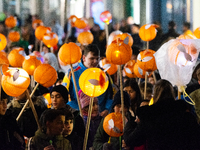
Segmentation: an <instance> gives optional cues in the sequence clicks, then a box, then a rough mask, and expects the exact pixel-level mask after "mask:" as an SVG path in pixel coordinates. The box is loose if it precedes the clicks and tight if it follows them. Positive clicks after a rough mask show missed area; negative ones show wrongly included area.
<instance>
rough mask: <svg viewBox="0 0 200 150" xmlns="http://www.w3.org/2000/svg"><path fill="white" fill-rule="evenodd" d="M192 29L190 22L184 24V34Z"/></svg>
mask: <svg viewBox="0 0 200 150" xmlns="http://www.w3.org/2000/svg"><path fill="white" fill-rule="evenodd" d="M189 29H190V23H189V22H184V23H183V32H185V31H187V30H189Z"/></svg>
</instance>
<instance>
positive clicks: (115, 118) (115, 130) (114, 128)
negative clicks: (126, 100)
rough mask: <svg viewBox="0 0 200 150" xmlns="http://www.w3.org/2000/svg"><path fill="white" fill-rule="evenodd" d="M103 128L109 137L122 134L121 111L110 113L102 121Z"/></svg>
mask: <svg viewBox="0 0 200 150" xmlns="http://www.w3.org/2000/svg"><path fill="white" fill-rule="evenodd" d="M103 129H104V131H105V132H106V133H107V134H108V135H109V136H110V137H120V136H122V135H123V123H122V114H121V113H114V112H113V113H110V114H109V115H107V116H106V117H105V119H104V121H103Z"/></svg>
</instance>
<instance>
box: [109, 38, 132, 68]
mask: <svg viewBox="0 0 200 150" xmlns="http://www.w3.org/2000/svg"><path fill="white" fill-rule="evenodd" d="M128 41H129V38H128V37H126V39H125V40H121V39H117V40H114V41H113V42H112V43H111V44H110V45H109V46H108V47H107V49H106V58H107V60H108V61H109V62H111V63H113V64H116V65H122V64H125V63H127V62H128V61H129V60H130V59H131V56H132V49H131V47H130V46H129V45H128Z"/></svg>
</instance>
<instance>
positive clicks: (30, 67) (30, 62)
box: [22, 56, 41, 75]
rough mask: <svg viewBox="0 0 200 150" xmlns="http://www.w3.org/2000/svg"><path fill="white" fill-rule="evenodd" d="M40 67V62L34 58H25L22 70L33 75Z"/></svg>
mask: <svg viewBox="0 0 200 150" xmlns="http://www.w3.org/2000/svg"><path fill="white" fill-rule="evenodd" d="M39 65H41V61H40V60H38V59H37V58H36V56H26V57H25V60H24V62H23V64H22V68H23V69H24V70H25V71H26V72H27V73H28V74H29V75H33V73H34V71H35V69H36V68H37V67H38V66H39Z"/></svg>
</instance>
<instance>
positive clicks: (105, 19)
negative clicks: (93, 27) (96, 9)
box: [100, 10, 112, 24]
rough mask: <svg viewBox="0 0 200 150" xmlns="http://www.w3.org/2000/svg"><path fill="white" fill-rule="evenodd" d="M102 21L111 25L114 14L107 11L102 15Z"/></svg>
mask: <svg viewBox="0 0 200 150" xmlns="http://www.w3.org/2000/svg"><path fill="white" fill-rule="evenodd" d="M100 19H101V21H103V22H104V23H107V24H109V23H111V22H112V14H111V13H110V12H109V11H108V10H106V11H104V12H102V13H101V14H100Z"/></svg>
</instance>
